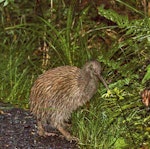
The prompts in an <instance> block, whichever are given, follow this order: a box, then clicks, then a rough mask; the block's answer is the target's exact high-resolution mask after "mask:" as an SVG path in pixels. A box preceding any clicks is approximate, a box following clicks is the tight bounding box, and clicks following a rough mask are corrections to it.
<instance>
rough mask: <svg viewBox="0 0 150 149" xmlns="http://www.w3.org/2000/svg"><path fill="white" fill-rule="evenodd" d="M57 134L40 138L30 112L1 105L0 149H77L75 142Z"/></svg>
mask: <svg viewBox="0 0 150 149" xmlns="http://www.w3.org/2000/svg"><path fill="white" fill-rule="evenodd" d="M53 131H54V130H53ZM55 132H56V134H57V135H56V136H53V137H45V138H44V137H40V136H38V134H37V126H36V120H35V118H34V117H33V116H32V115H31V114H30V112H29V111H25V110H23V109H19V108H13V107H8V106H6V105H5V104H3V103H0V149H77V144H76V143H75V142H72V143H70V142H68V141H67V140H65V138H64V137H63V136H62V135H61V134H59V132H57V131H56V130H55Z"/></svg>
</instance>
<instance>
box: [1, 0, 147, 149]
mask: <svg viewBox="0 0 150 149" xmlns="http://www.w3.org/2000/svg"><path fill="white" fill-rule="evenodd" d="M0 2H1V3H0V82H1V86H0V101H2V102H6V103H11V104H13V105H14V106H18V107H22V108H27V109H28V108H29V105H28V102H29V94H30V88H31V85H32V83H33V81H34V80H35V79H36V78H37V76H38V75H39V74H41V73H42V72H44V71H45V70H47V69H49V68H52V67H56V66H60V65H75V66H78V67H81V66H82V65H83V64H84V63H85V62H86V61H87V60H90V59H97V60H99V61H100V62H101V63H102V66H103V76H104V78H105V79H106V80H107V82H108V84H109V87H110V91H108V92H106V89H105V88H104V86H103V85H102V84H100V88H99V90H98V93H97V94H96V95H95V96H94V98H93V99H92V100H91V102H90V103H89V104H87V105H85V107H82V108H80V109H79V110H78V111H77V112H75V113H73V115H72V125H73V127H72V132H73V133H74V135H75V136H77V137H78V138H79V139H80V141H79V146H80V147H81V148H89V149H93V148H105V149H106V148H115V149H119V148H140V146H150V144H149V142H150V127H149V126H150V114H149V111H147V110H146V108H145V106H144V105H143V104H142V102H141V97H140V92H141V91H142V90H143V89H144V88H145V87H149V86H150V84H149V79H150V8H149V7H148V5H149V6H150V4H148V1H146V0H143V1H142V2H141V1H139V0H137V1H134V0H131V1H129V0H127V1H125V2H124V1H121V0H111V1H108V2H106V1H103V0H99V1H97V0H93V1H88V0H82V1H77V0H55V1H53V0H43V1H40V0H35V1H34V2H33V1H29V0H24V1H21V0H18V1H14V0H9V1H8V0H0Z"/></svg>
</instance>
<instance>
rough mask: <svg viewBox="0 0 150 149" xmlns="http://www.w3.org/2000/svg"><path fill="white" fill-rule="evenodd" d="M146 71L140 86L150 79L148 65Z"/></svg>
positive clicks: (149, 66) (149, 67)
mask: <svg viewBox="0 0 150 149" xmlns="http://www.w3.org/2000/svg"><path fill="white" fill-rule="evenodd" d="M146 69H147V72H146V74H145V76H144V78H143V79H142V84H144V83H145V82H146V81H148V80H149V79H150V65H148V66H147V68H146Z"/></svg>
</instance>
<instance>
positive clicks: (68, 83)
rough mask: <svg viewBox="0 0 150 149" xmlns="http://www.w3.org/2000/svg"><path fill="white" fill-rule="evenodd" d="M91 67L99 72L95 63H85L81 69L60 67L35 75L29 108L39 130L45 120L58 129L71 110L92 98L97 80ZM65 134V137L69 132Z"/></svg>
mask: <svg viewBox="0 0 150 149" xmlns="http://www.w3.org/2000/svg"><path fill="white" fill-rule="evenodd" d="M94 66H95V67H97V68H95V67H94ZM94 69H96V70H97V72H99V73H101V67H100V64H99V62H97V61H90V62H87V63H86V64H85V65H84V67H83V68H82V69H80V68H77V67H75V66H61V67H57V68H53V69H50V70H48V71H46V72H45V73H43V74H42V75H40V76H39V77H38V79H37V80H36V81H35V83H34V85H33V87H32V89H31V94H30V109H31V112H32V113H33V115H35V116H36V117H37V121H38V122H40V126H39V129H43V128H42V125H44V124H45V123H47V122H48V123H49V124H50V125H51V126H52V127H54V128H57V129H58V130H59V131H61V129H63V127H64V125H65V124H64V123H65V122H67V121H68V119H69V118H70V116H71V113H72V112H73V111H75V110H76V109H77V108H78V107H80V106H82V105H84V104H85V103H86V102H87V101H89V100H90V99H91V98H92V96H93V95H94V94H95V93H96V91H97V88H98V82H99V79H98V76H97V75H99V74H96V71H94V72H93V70H94ZM61 133H62V134H63V135H65V134H64V133H63V132H61ZM67 133H68V132H67ZM67 135H69V136H68V140H69V139H70V134H67ZM67 135H66V136H65V137H66V138H67Z"/></svg>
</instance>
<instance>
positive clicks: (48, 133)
mask: <svg viewBox="0 0 150 149" xmlns="http://www.w3.org/2000/svg"><path fill="white" fill-rule="evenodd" d="M37 127H38V134H39V136H44V137H46V136H56V133H50V132H46V131H45V130H44V128H43V126H42V123H41V121H38V122H37Z"/></svg>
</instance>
